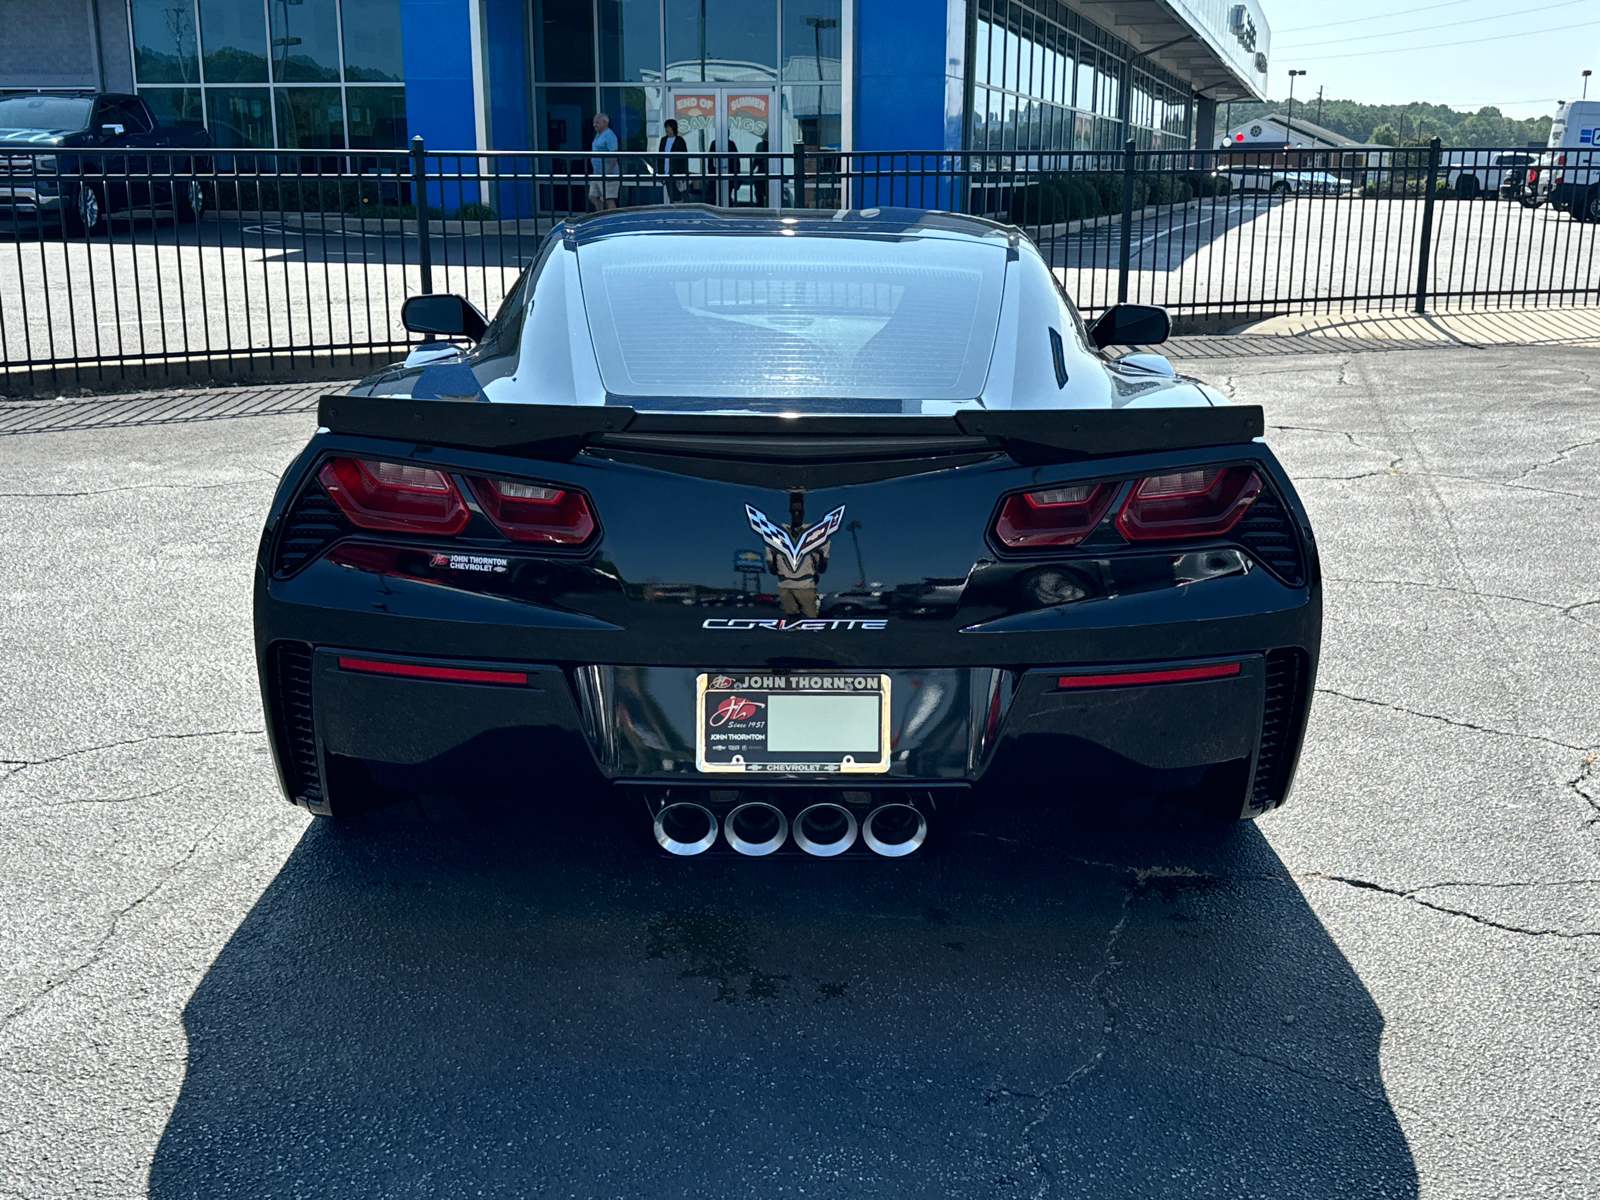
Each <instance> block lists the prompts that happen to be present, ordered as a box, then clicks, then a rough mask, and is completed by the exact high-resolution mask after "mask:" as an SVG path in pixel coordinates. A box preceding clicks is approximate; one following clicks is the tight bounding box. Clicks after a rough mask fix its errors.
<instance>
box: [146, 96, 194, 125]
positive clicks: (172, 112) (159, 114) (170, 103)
mask: <svg viewBox="0 0 1600 1200" xmlns="http://www.w3.org/2000/svg"><path fill="white" fill-rule="evenodd" d="M139 95H141V96H143V97H144V102H145V103H146V104H148V105H149V106H150V111H151V112H152V113H154V114H155V118H156V124H158V125H182V126H186V127H189V128H193V127H196V126H202V125H204V124H205V123H206V122H205V114H204V113H202V112H201V111H200V89H199V88H140V89H139Z"/></svg>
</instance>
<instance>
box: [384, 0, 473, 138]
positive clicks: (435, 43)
mask: <svg viewBox="0 0 1600 1200" xmlns="http://www.w3.org/2000/svg"><path fill="white" fill-rule="evenodd" d="M400 37H401V44H402V46H403V49H404V54H405V69H406V128H407V129H409V130H410V131H411V133H412V134H413V135H415V134H419V133H420V134H421V135H422V138H423V141H424V142H426V143H427V144H428V145H429V146H437V147H438V148H440V149H451V150H461V149H471V148H475V147H476V146H477V144H478V124H477V121H476V120H475V119H474V117H473V112H472V104H473V100H472V97H473V86H472V82H473V81H472V27H471V19H470V17H469V15H468V9H467V5H466V4H465V3H463V0H400Z"/></svg>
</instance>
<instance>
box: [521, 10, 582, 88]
mask: <svg viewBox="0 0 1600 1200" xmlns="http://www.w3.org/2000/svg"><path fill="white" fill-rule="evenodd" d="M533 56H534V77H535V78H536V79H538V81H539V82H540V83H587V82H588V81H590V80H592V79H593V78H594V72H595V61H594V7H593V5H592V4H591V3H590V0H535V3H534V5H533ZM591 103H592V101H591Z"/></svg>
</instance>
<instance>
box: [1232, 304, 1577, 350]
mask: <svg viewBox="0 0 1600 1200" xmlns="http://www.w3.org/2000/svg"><path fill="white" fill-rule="evenodd" d="M1229 335H1230V336H1233V337H1259V336H1268V335H1270V336H1276V337H1291V338H1304V339H1307V340H1308V341H1315V340H1318V339H1322V338H1340V339H1346V340H1348V339H1361V340H1367V339H1371V340H1375V341H1384V342H1390V341H1400V342H1405V343H1407V345H1409V346H1419V345H1420V346H1427V345H1435V346H1600V307H1591V308H1530V309H1501V310H1500V311H1498V312H1462V313H1429V314H1426V315H1423V316H1418V315H1416V314H1414V313H1397V312H1386V313H1370V314H1364V315H1361V316H1351V315H1350V314H1348V313H1334V314H1331V315H1328V316H1320V317H1312V316H1299V317H1268V318H1267V319H1266V320H1264V321H1255V322H1253V323H1251V324H1249V325H1241V326H1240V327H1238V328H1237V329H1233V330H1230V331H1229Z"/></svg>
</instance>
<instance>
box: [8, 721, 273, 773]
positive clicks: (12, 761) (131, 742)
mask: <svg viewBox="0 0 1600 1200" xmlns="http://www.w3.org/2000/svg"><path fill="white" fill-rule="evenodd" d="M265 732H266V730H265V729H204V730H200V731H198V732H195V733H150V734H145V735H144V736H143V737H136V738H125V739H123V740H122V741H117V742H104V743H102V744H100V745H98V746H84V747H83V748H81V749H78V750H66V751H63V752H62V753H60V754H53V755H51V756H50V757H49V758H0V767H10V768H11V770H9V771H7V772H6V773H5V774H4V775H0V783H5V782H7V781H9V780H12V779H15V778H16V777H17V776H18V775H20V774H22V772H23V771H25V770H26V769H27V768H29V767H43V766H48V765H49V764H51V763H58V762H62V761H64V760H66V759H69V758H77V757H78V756H80V755H84V754H94V753H96V752H97V751H100V750H115V749H117V748H118V747H120V746H138V745H142V744H143V743H145V742H176V741H184V740H187V739H189V738H208V737H245V736H248V735H251V734H261V733H265Z"/></svg>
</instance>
